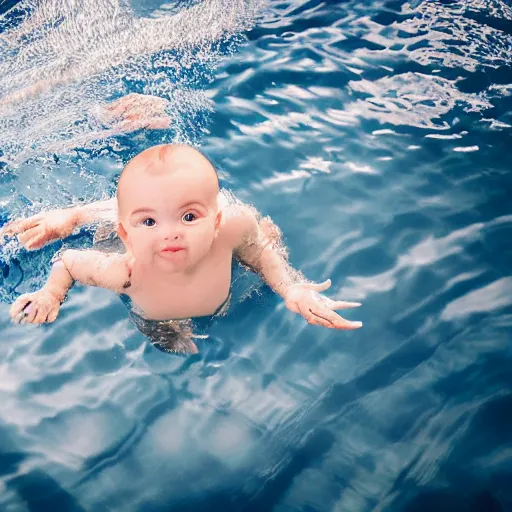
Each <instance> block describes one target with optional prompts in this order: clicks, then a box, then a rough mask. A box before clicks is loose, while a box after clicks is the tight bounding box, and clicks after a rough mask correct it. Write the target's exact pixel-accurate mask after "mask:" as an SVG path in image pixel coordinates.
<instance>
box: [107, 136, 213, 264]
mask: <svg viewBox="0 0 512 512" xmlns="http://www.w3.org/2000/svg"><path fill="white" fill-rule="evenodd" d="M218 193H219V181H218V179H217V174H216V173H215V169H214V168H213V166H212V164H211V163H210V161H209V160H208V159H207V158H206V157H205V156H204V155H203V154H201V153H200V152H199V151H198V150H197V149H194V148H192V147H190V146H185V145H177V144H166V145H161V146H154V147H152V148H149V149H147V150H146V151H143V152H142V153H140V154H139V155H137V156H136V157H135V158H133V159H132V160H131V161H130V162H129V163H128V164H127V165H126V167H125V168H124V170H123V172H122V173H121V177H120V178H119V184H118V187H117V204H118V210H119V226H118V232H119V236H120V237H121V240H122V241H123V243H124V245H125V246H126V248H127V250H128V251H129V252H131V254H132V255H133V256H134V257H135V260H136V261H138V262H140V263H144V264H146V265H156V266H157V268H159V269H161V270H162V271H166V272H186V271H190V270H192V269H193V268H194V267H195V266H196V265H197V264H198V263H199V262H200V261H201V260H202V258H204V257H205V256H206V255H207V254H208V252H209V251H210V249H211V246H212V244H213V241H214V239H215V237H216V235H217V233H218V229H219V225H220V218H221V214H220V212H219V211H218V206H217V195H218Z"/></svg>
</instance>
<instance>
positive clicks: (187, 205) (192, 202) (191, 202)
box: [179, 201, 205, 210]
mask: <svg viewBox="0 0 512 512" xmlns="http://www.w3.org/2000/svg"><path fill="white" fill-rule="evenodd" d="M190 206H200V207H201V208H204V207H205V206H204V205H203V203H201V201H189V202H188V203H185V204H184V205H182V206H180V208H179V209H180V210H183V209H184V208H189V207H190Z"/></svg>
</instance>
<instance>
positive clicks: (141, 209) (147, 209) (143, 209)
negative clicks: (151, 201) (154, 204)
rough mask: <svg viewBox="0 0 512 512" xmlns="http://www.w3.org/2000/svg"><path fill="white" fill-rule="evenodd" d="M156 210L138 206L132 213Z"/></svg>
mask: <svg viewBox="0 0 512 512" xmlns="http://www.w3.org/2000/svg"><path fill="white" fill-rule="evenodd" d="M154 211H155V210H153V209H152V208H146V207H144V208H137V209H136V210H134V211H133V212H132V215H137V214H138V213H154Z"/></svg>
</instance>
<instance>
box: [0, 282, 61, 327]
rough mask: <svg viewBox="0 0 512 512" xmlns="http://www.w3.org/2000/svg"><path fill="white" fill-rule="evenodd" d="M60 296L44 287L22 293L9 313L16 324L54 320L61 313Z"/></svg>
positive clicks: (41, 322)
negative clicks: (32, 291)
mask: <svg viewBox="0 0 512 512" xmlns="http://www.w3.org/2000/svg"><path fill="white" fill-rule="evenodd" d="M60 304H61V302H60V300H59V298H58V297H57V296H56V295H54V294H53V293H51V292H50V291H48V290H45V289H44V288H41V290H38V291H37V292H34V293H25V294H23V295H20V296H19V297H18V298H17V299H16V301H15V302H14V304H13V305H12V306H11V309H10V311H9V314H10V315H11V320H12V321H13V322H14V323H16V324H43V323H45V322H47V323H51V322H54V321H55V319H56V318H57V315H58V314H59V309H60Z"/></svg>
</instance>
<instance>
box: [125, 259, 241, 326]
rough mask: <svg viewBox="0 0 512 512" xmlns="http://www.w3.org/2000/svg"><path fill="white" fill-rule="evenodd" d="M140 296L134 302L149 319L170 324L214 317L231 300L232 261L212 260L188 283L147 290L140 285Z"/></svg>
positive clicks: (136, 295)
mask: <svg viewBox="0 0 512 512" xmlns="http://www.w3.org/2000/svg"><path fill="white" fill-rule="evenodd" d="M137 284H138V286H137V289H138V293H134V294H131V297H132V300H133V301H134V302H135V303H136V304H137V305H138V306H139V307H140V308H141V309H142V311H143V312H144V314H145V315H146V316H147V317H148V318H152V319H154V320H167V319H171V318H190V317H197V316H206V315H212V314H214V313H215V312H216V311H217V310H218V309H219V307H220V306H222V304H223V303H224V302H225V301H226V299H227V297H228V296H229V290H230V286H231V258H224V259H212V260H211V261H209V262H208V264H205V265H202V266H201V268H199V269H198V271H197V272H196V273H194V274H193V275H191V276H190V278H189V279H183V280H181V281H180V282H177V283H173V284H168V285H162V283H158V282H155V283H153V286H146V287H144V283H142V286H140V285H139V283H137Z"/></svg>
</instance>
